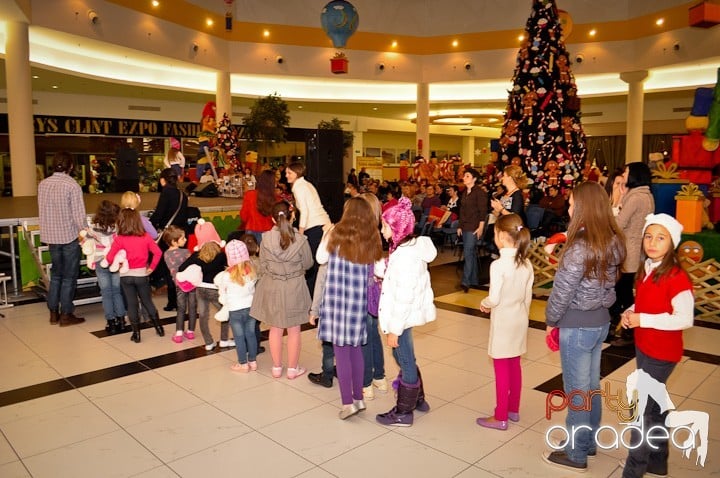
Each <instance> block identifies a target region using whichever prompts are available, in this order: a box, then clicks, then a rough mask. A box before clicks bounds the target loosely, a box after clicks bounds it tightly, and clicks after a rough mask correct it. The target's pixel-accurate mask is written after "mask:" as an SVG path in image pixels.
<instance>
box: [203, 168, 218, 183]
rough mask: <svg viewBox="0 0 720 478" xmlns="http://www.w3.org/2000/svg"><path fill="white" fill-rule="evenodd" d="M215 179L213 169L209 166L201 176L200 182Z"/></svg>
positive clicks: (209, 181) (210, 181) (208, 181)
mask: <svg viewBox="0 0 720 478" xmlns="http://www.w3.org/2000/svg"><path fill="white" fill-rule="evenodd" d="M214 181H215V178H214V177H213V175H212V170H210V169H209V168H208V169H206V170H205V172H204V173H203V175H202V176H200V184H205V183H212V182H214Z"/></svg>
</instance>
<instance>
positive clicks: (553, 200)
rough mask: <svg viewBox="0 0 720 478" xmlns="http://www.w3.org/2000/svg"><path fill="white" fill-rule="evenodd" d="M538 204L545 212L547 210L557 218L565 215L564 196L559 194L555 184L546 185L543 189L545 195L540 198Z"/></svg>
mask: <svg viewBox="0 0 720 478" xmlns="http://www.w3.org/2000/svg"><path fill="white" fill-rule="evenodd" d="M539 205H540V207H541V208H543V209H545V211H546V212H548V211H549V212H551V213H553V214H554V215H555V216H556V217H558V218H561V217H563V216H565V211H566V209H567V208H566V204H565V198H564V197H562V196H561V195H560V189H558V187H557V186H548V188H547V189H546V190H545V196H543V197H542V198H541V199H540V202H539Z"/></svg>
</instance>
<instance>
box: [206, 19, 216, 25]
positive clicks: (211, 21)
mask: <svg viewBox="0 0 720 478" xmlns="http://www.w3.org/2000/svg"><path fill="white" fill-rule="evenodd" d="M213 23H215V22H213V20H212V18H208V19H207V20H205V24H206V25H207V26H209V27H211V26H213Z"/></svg>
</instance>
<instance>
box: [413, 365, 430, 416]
mask: <svg viewBox="0 0 720 478" xmlns="http://www.w3.org/2000/svg"><path fill="white" fill-rule="evenodd" d="M417 374H418V385H419V387H420V388H419V391H418V399H417V404H416V405H415V410H417V411H419V412H428V411H430V404H429V403H428V402H426V401H425V387H423V379H422V375H420V367H418V369H417Z"/></svg>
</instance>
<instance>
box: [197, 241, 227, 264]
mask: <svg viewBox="0 0 720 478" xmlns="http://www.w3.org/2000/svg"><path fill="white" fill-rule="evenodd" d="M221 251H222V248H221V247H220V245H219V244H218V243H217V242H214V241H208V242H206V243H205V244H203V245H202V247H200V252H198V259H200V260H201V261H203V262H205V263H210V262H212V261H213V260H214V259H215V257H217V255H218V254H220V252H221Z"/></svg>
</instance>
